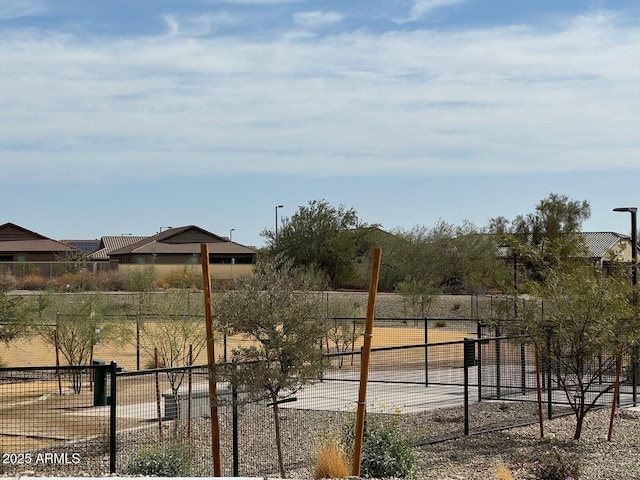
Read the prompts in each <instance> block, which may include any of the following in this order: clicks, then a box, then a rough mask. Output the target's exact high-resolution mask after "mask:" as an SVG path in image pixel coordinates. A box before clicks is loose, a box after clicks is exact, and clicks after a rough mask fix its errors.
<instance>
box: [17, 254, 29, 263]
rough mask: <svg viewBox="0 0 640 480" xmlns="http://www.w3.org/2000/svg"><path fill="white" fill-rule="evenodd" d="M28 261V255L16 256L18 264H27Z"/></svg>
mask: <svg viewBox="0 0 640 480" xmlns="http://www.w3.org/2000/svg"><path fill="white" fill-rule="evenodd" d="M26 261H27V256H26V255H16V262H26Z"/></svg>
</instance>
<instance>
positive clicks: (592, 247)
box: [498, 232, 631, 260]
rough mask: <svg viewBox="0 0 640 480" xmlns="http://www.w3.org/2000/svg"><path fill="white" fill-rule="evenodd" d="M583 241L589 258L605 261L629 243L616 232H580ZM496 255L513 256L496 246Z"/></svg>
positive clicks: (507, 248)
mask: <svg viewBox="0 0 640 480" xmlns="http://www.w3.org/2000/svg"><path fill="white" fill-rule="evenodd" d="M580 235H582V237H583V239H584V243H585V246H586V247H587V252H588V255H589V258H592V259H598V260H606V259H607V258H606V257H608V255H609V254H610V253H611V252H613V253H618V252H616V249H619V248H620V247H621V246H622V244H623V243H624V242H629V243H630V242H631V238H630V237H629V236H628V235H622V234H620V233H616V232H580ZM498 255H499V256H500V257H503V258H508V257H510V256H512V255H513V253H511V249H510V248H509V247H508V246H505V245H498Z"/></svg>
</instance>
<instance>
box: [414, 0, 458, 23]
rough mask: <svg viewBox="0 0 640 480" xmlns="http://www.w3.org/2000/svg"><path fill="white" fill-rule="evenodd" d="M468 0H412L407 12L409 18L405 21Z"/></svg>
mask: <svg viewBox="0 0 640 480" xmlns="http://www.w3.org/2000/svg"><path fill="white" fill-rule="evenodd" d="M466 1H468V0H414V3H413V7H411V11H410V13H409V18H407V19H406V20H405V21H413V20H418V19H419V18H422V17H424V16H425V15H426V14H428V13H429V12H431V11H432V10H435V9H437V8H442V7H449V6H452V5H458V4H460V3H464V2H466Z"/></svg>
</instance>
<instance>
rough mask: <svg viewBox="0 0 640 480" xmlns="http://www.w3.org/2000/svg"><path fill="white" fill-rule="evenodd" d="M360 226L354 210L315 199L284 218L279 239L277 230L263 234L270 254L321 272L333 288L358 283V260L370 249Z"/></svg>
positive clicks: (297, 265) (364, 231)
mask: <svg viewBox="0 0 640 480" xmlns="http://www.w3.org/2000/svg"><path fill="white" fill-rule="evenodd" d="M360 227H362V225H361V224H359V223H358V216H357V213H356V211H355V210H354V209H353V208H349V209H347V208H346V207H345V206H344V205H340V206H339V207H337V208H336V207H333V206H331V205H330V204H329V203H328V202H326V201H325V200H312V201H309V203H308V204H307V205H303V206H300V207H299V208H298V210H297V211H296V212H295V213H294V214H293V215H292V216H291V217H290V218H289V217H284V218H283V219H282V226H280V227H279V228H278V237H277V239H276V235H275V231H270V230H265V231H263V232H262V234H261V235H262V236H263V237H265V238H266V239H267V252H268V253H270V254H276V255H278V254H281V255H285V256H287V257H288V258H291V259H292V260H293V265H294V266H296V267H304V268H310V269H312V270H313V269H319V270H320V271H322V272H324V273H325V274H326V276H327V278H328V279H329V283H330V285H331V286H332V287H348V286H352V285H353V284H354V283H358V282H359V280H360V279H359V277H358V274H357V270H356V260H357V259H358V258H359V257H360V256H361V255H362V254H364V253H365V252H366V251H367V250H368V249H370V247H371V245H370V243H369V242H368V241H367V239H368V236H367V232H366V230H363V229H361V228H360Z"/></svg>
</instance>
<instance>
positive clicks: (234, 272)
mask: <svg viewBox="0 0 640 480" xmlns="http://www.w3.org/2000/svg"><path fill="white" fill-rule="evenodd" d="M203 243H206V244H207V245H208V248H209V263H210V270H211V277H212V278H213V279H235V278H238V277H240V276H243V275H250V274H251V272H252V270H253V264H254V263H255V258H256V254H257V252H256V250H255V249H253V248H250V247H246V246H244V245H241V244H239V243H236V242H233V241H231V240H229V239H228V238H227V237H221V236H219V235H216V234H214V233H211V232H208V231H206V230H204V229H202V228H200V227H197V226H195V225H187V226H184V227H177V228H170V229H167V230H164V231H162V232H160V233H157V234H156V235H153V236H151V237H145V238H142V239H140V240H138V241H135V242H132V243H129V244H128V245H126V246H123V247H122V248H119V249H116V250H113V251H111V252H109V254H108V255H109V261H110V263H111V268H117V269H120V270H128V269H131V268H137V267H139V266H141V265H153V266H154V268H155V269H156V271H157V273H158V275H166V274H169V273H170V272H171V271H172V270H174V269H176V267H180V268H184V266H185V265H200V263H201V261H200V249H201V244H203Z"/></svg>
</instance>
